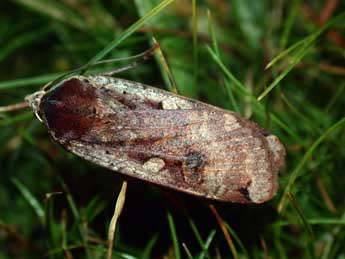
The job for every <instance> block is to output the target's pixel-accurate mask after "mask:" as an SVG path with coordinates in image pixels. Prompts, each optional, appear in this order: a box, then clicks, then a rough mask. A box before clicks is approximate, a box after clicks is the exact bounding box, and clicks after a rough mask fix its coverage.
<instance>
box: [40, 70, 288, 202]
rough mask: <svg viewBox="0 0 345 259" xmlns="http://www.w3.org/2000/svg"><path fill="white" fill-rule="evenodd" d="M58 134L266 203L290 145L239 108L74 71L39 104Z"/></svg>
mask: <svg viewBox="0 0 345 259" xmlns="http://www.w3.org/2000/svg"><path fill="white" fill-rule="evenodd" d="M36 109H37V110H38V113H39V115H40V117H41V118H42V120H43V122H44V123H45V124H46V126H47V127H48V129H49V132H50V134H51V135H52V136H53V138H54V139H55V140H56V141H57V142H59V143H60V144H62V145H63V146H64V147H65V148H66V149H67V150H69V151H71V152H72V153H74V154H76V155H78V156H80V157H82V158H84V159H87V160H89V161H91V162H93V163H95V164H98V165H101V166H104V167H107V168H109V169H111V170H114V171H118V172H121V173H123V174H126V175H130V176H133V177H136V178H140V179H143V180H146V181H149V182H152V183H155V184H158V185H163V186H167V187H170V188H173V189H177V190H180V191H183V192H187V193H191V194H194V195H198V196H203V197H207V198H212V199H216V200H222V201H230V202H240V203H252V202H253V203H261V202H264V201H267V200H268V199H270V198H271V197H273V195H274V194H275V193H276V191H277V188H278V183H277V173H278V170H279V168H280V167H281V165H282V164H283V163H284V155H285V150H284V147H283V145H282V144H281V143H280V142H279V140H278V139H277V138H276V137H275V136H273V135H271V134H269V133H268V132H267V131H266V130H264V129H262V128H261V127H260V126H258V125H257V124H255V123H253V122H251V121H248V120H246V119H244V118H241V117H240V116H239V115H237V114H235V113H233V112H229V111H225V110H223V109H220V108H217V107H214V106H211V105H207V104H204V103H201V102H198V101H194V100H191V99H188V98H184V97H181V96H177V95H174V94H172V93H169V92H166V91H163V90H159V89H156V88H152V87H149V86H146V85H142V84H139V83H135V82H130V81H126V80H123V79H114V78H109V77H102V76H89V77H83V76H79V77H73V78H70V79H67V80H65V81H63V82H61V83H60V84H58V85H57V86H55V87H54V88H53V89H51V90H50V91H49V92H47V93H46V94H44V95H43V97H42V98H41V99H40V102H39V106H38V107H36Z"/></svg>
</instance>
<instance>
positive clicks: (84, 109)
mask: <svg viewBox="0 0 345 259" xmlns="http://www.w3.org/2000/svg"><path fill="white" fill-rule="evenodd" d="M96 90H97V89H96V88H94V87H92V85H90V84H89V82H88V81H86V80H80V79H78V78H72V79H70V80H66V81H63V82H62V83H61V84H59V85H58V86H57V87H54V88H53V89H51V90H50V91H49V92H47V93H46V94H45V95H44V96H43V98H42V99H41V102H40V105H39V110H40V113H41V114H42V119H43V120H44V122H45V123H46V124H47V127H48V128H49V130H50V131H51V132H52V133H53V134H54V137H55V138H60V139H79V138H82V137H83V136H84V135H86V134H87V133H88V132H89V130H90V128H92V127H94V125H95V124H96V123H97V122H98V121H99V118H98V117H97V113H98V112H99V111H98V110H99V107H98V101H97V100H98V97H97V94H96Z"/></svg>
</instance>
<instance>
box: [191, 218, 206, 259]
mask: <svg viewBox="0 0 345 259" xmlns="http://www.w3.org/2000/svg"><path fill="white" fill-rule="evenodd" d="M188 222H189V225H190V227H191V228H192V230H193V233H194V236H195V237H196V240H197V241H198V243H199V245H200V247H201V249H202V250H203V252H204V253H205V255H206V257H207V258H210V255H209V254H208V251H207V248H206V246H205V243H204V241H203V240H202V237H201V234H200V232H199V230H198V228H197V226H196V225H195V223H194V221H193V220H192V218H188Z"/></svg>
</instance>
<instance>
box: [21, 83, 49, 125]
mask: <svg viewBox="0 0 345 259" xmlns="http://www.w3.org/2000/svg"><path fill="white" fill-rule="evenodd" d="M45 94H46V90H40V91H37V92H34V93H33V94H30V95H27V96H26V97H25V101H26V102H28V103H29V106H30V107H31V108H32V110H33V111H34V113H35V115H36V117H37V119H38V120H39V121H40V122H42V118H41V116H40V114H39V107H40V103H41V100H42V97H43V96H44V95H45Z"/></svg>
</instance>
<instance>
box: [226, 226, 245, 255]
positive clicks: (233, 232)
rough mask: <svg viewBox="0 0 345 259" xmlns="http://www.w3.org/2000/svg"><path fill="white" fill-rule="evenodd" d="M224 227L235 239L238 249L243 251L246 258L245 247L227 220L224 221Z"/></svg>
mask: <svg viewBox="0 0 345 259" xmlns="http://www.w3.org/2000/svg"><path fill="white" fill-rule="evenodd" d="M224 223H225V226H226V228H227V229H228V231H229V232H230V234H231V236H232V237H233V238H234V239H235V241H236V243H237V244H238V246H239V247H240V249H241V250H242V252H243V253H244V255H245V257H246V258H249V254H248V251H247V249H246V248H245V246H244V245H243V243H242V241H241V239H240V238H239V237H238V235H237V234H236V232H235V231H234V230H233V229H232V227H230V225H229V224H228V223H227V222H224Z"/></svg>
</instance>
